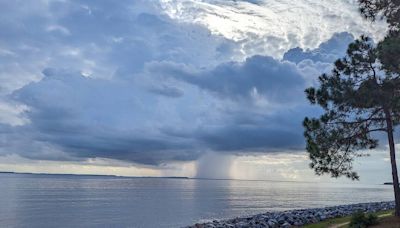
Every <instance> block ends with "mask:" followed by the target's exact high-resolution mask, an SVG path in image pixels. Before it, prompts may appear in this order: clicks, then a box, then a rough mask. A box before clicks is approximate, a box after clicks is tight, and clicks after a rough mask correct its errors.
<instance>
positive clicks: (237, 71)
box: [159, 56, 305, 102]
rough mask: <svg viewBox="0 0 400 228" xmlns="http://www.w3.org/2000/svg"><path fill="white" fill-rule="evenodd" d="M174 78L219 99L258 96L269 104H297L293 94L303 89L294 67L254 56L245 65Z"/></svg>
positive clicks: (229, 64) (232, 64) (230, 65)
mask: <svg viewBox="0 0 400 228" xmlns="http://www.w3.org/2000/svg"><path fill="white" fill-rule="evenodd" d="M159 71H162V70H160V69H159ZM170 71H171V70H170ZM175 72H177V70H175ZM174 76H175V77H176V78H178V79H179V80H183V81H185V82H188V83H190V84H194V85H196V86H198V87H199V88H201V89H203V90H207V91H210V92H212V93H215V94H217V95H220V96H222V97H226V98H230V99H241V98H251V97H252V96H253V97H254V96H260V97H263V98H265V99H267V101H268V102H288V101H293V100H296V99H297V98H298V97H297V96H295V94H296V93H298V92H299V91H301V92H302V90H303V88H304V86H305V84H304V79H303V78H302V77H301V74H300V73H299V71H298V70H297V68H296V66H295V65H294V64H292V63H289V62H280V61H278V60H275V59H273V58H272V57H266V56H253V57H251V58H248V59H246V61H244V62H229V63H223V64H220V65H218V66H217V67H216V68H214V69H212V70H210V71H205V72H200V73H197V74H194V75H188V74H187V73H186V74H185V72H182V73H181V74H176V75H174Z"/></svg>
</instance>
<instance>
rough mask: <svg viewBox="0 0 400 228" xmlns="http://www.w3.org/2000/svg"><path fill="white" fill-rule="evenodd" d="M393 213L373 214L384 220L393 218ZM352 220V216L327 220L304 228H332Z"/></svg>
mask: <svg viewBox="0 0 400 228" xmlns="http://www.w3.org/2000/svg"><path fill="white" fill-rule="evenodd" d="M393 213H394V211H393V210H389V211H379V212H376V213H373V214H374V215H376V216H378V218H382V217H388V216H391V215H392V214H393ZM350 219H351V215H350V216H346V217H340V218H333V219H327V220H325V221H322V222H319V223H314V224H309V225H305V226H303V227H304V228H326V227H330V226H333V225H339V224H343V223H349V222H350ZM378 221H379V219H378ZM343 227H348V225H344V226H343Z"/></svg>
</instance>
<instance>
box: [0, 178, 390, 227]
mask: <svg viewBox="0 0 400 228" xmlns="http://www.w3.org/2000/svg"><path fill="white" fill-rule="evenodd" d="M392 199H393V193H392V187H391V186H384V185H359V184H353V185H338V184H335V185H332V184H320V183H318V184H317V183H299V182H267V181H235V180H194V179H157V178H117V177H91V176H68V175H65V176H64V175H29V174H0V227H181V226H184V225H190V224H193V223H196V222H199V221H205V220H209V219H223V218H232V217H235V216H243V215H247V214H257V213H263V212H266V211H271V210H288V209H296V208H312V207H324V206H330V205H339V204H349V203H359V202H370V201H387V200H392Z"/></svg>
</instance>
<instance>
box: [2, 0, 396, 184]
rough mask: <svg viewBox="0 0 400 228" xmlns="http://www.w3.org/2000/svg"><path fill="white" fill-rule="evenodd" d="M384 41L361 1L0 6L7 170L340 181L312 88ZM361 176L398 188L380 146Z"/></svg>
mask: <svg viewBox="0 0 400 228" xmlns="http://www.w3.org/2000/svg"><path fill="white" fill-rule="evenodd" d="M385 32H386V25H385V24H384V23H383V22H376V23H371V22H368V21H365V20H363V18H362V17H361V16H360V15H359V13H358V11H357V4H356V2H355V1H353V0H338V1H330V0H318V1H315V0H291V1H289V0H247V1H245V0H152V1H149V0H123V1H107V0H99V1H89V0H87V1H85V0H70V1H68V0H35V1H34V0H32V1H30V0H27V1H25V0H16V1H1V0H0V170H1V171H16V172H36V173H74V174H112V175H123V176H188V177H204V178H235V179H268V180H295V181H332V180H331V179H330V178H329V177H317V176H315V175H314V173H313V171H312V170H310V169H309V167H308V163H309V161H308V157H307V154H306V152H305V149H304V147H305V142H304V138H303V129H302V126H301V123H302V120H303V119H304V117H305V116H311V117H313V116H318V115H319V114H321V110H320V109H319V108H318V107H313V106H311V105H310V104H309V103H308V102H307V100H306V98H305V95H304V89H305V88H307V87H309V86H313V85H317V84H316V79H317V78H318V76H319V75H320V74H322V73H327V72H330V70H331V69H332V63H333V62H334V61H335V60H336V59H337V58H340V57H343V56H344V54H345V53H346V49H347V45H348V44H349V43H351V42H352V41H353V40H354V39H355V38H357V37H359V36H360V35H362V34H365V35H368V36H370V37H372V38H373V39H374V40H375V41H379V40H380V39H382V37H383V36H384V34H385ZM355 167H356V170H357V171H359V172H360V175H361V181H362V182H368V183H381V182H382V181H390V177H391V176H390V175H391V173H390V167H389V159H388V152H387V151H386V143H385V141H382V143H381V147H380V148H379V149H378V150H375V151H372V152H371V157H367V158H363V159H362V160H359V161H357V162H356V165H355ZM343 181H345V180H343Z"/></svg>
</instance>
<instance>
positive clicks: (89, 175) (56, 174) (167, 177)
mask: <svg viewBox="0 0 400 228" xmlns="http://www.w3.org/2000/svg"><path fill="white" fill-rule="evenodd" d="M0 174H19V175H48V176H77V177H117V178H127V179H129V178H160V179H161V178H163V179H164V178H165V179H192V178H190V177H179V176H165V177H154V176H143V177H141V176H118V175H102V174H74V173H68V174H64V173H26V172H8V171H0Z"/></svg>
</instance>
